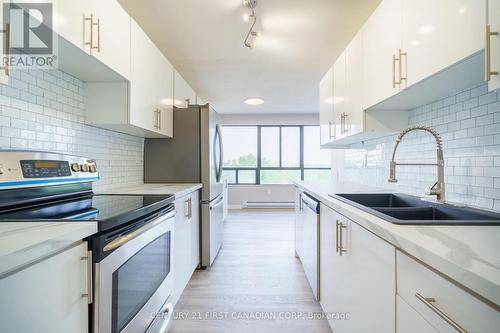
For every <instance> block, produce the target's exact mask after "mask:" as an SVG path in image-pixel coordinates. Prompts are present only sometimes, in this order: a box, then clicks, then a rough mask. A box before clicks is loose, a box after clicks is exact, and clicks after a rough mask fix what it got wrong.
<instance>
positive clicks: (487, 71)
mask: <svg viewBox="0 0 500 333" xmlns="http://www.w3.org/2000/svg"><path fill="white" fill-rule="evenodd" d="M492 36H498V31H491V27H490V25H489V24H488V25H486V49H485V52H484V56H485V59H484V60H485V61H484V66H485V69H484V73H485V80H486V81H490V80H491V76H492V75H498V72H497V71H492V70H491V37H492Z"/></svg>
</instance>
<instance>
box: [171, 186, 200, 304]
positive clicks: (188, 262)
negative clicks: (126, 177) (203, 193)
mask: <svg viewBox="0 0 500 333" xmlns="http://www.w3.org/2000/svg"><path fill="white" fill-rule="evenodd" d="M175 210H176V211H177V215H176V217H175V232H174V263H173V267H174V295H173V304H176V303H177V301H178V300H179V298H180V296H181V294H182V292H183V291H184V288H185V287H186V285H187V283H188V282H189V280H190V279H191V276H192V275H193V272H194V270H195V269H196V267H197V266H198V264H199V263H200V224H199V221H200V215H199V197H198V191H196V192H193V193H191V194H189V195H186V196H184V197H181V198H179V199H177V200H176V201H175Z"/></svg>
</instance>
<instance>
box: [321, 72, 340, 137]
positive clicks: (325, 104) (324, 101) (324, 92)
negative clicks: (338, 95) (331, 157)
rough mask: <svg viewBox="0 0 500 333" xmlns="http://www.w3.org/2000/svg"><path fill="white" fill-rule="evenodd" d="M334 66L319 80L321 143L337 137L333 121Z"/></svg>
mask: <svg viewBox="0 0 500 333" xmlns="http://www.w3.org/2000/svg"><path fill="white" fill-rule="evenodd" d="M333 102H334V98H333V66H332V67H330V69H328V72H326V74H325V76H323V78H322V79H321V81H320V82H319V122H320V133H321V144H322V145H323V144H326V143H329V142H331V141H333V140H334V139H335V134H336V133H335V124H334V123H333V121H334V119H333Z"/></svg>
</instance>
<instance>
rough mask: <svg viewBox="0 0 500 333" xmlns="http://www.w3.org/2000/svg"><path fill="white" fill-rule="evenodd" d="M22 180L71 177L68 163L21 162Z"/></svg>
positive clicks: (47, 161)
mask: <svg viewBox="0 0 500 333" xmlns="http://www.w3.org/2000/svg"><path fill="white" fill-rule="evenodd" d="M20 162H21V169H22V172H23V176H24V178H52V177H68V176H71V170H70V167H69V163H68V161H56V160H21V161H20Z"/></svg>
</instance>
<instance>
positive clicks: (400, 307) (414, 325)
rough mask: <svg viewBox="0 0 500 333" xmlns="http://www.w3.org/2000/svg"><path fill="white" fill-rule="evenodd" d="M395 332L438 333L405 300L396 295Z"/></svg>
mask: <svg viewBox="0 0 500 333" xmlns="http://www.w3.org/2000/svg"><path fill="white" fill-rule="evenodd" d="M396 332H398V333H438V331H436V329H435V328H434V327H432V326H431V325H430V324H429V323H428V322H426V321H425V319H424V318H423V317H422V316H421V315H420V314H419V313H418V312H417V311H415V309H413V308H412V307H411V306H409V305H408V303H406V302H405V300H404V299H402V298H401V296H399V295H398V296H396Z"/></svg>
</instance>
